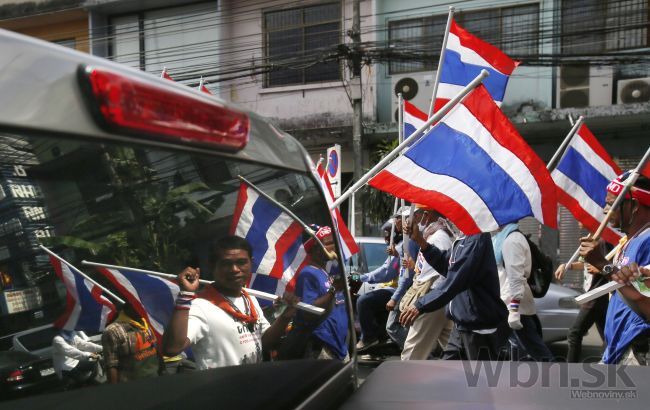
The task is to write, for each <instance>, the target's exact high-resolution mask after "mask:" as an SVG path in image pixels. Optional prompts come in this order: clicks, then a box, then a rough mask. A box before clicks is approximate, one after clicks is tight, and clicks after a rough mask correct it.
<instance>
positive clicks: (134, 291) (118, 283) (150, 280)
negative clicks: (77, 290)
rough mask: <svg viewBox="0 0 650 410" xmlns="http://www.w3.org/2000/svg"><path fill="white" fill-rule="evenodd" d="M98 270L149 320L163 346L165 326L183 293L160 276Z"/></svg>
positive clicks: (119, 270)
mask: <svg viewBox="0 0 650 410" xmlns="http://www.w3.org/2000/svg"><path fill="white" fill-rule="evenodd" d="M97 270H98V271H99V272H100V273H101V274H103V275H104V276H105V277H106V278H107V279H108V280H109V281H110V282H111V283H112V284H113V286H114V287H115V288H116V289H117V290H118V292H119V293H120V295H122V296H123V297H124V298H125V299H126V300H127V302H128V303H129V305H131V307H133V309H134V310H135V311H136V312H138V314H139V315H140V316H141V317H142V318H143V319H144V320H146V321H147V323H148V324H149V327H150V328H151V330H152V331H153V333H154V334H155V335H156V338H157V339H158V343H159V344H160V343H161V342H162V335H163V333H164V331H165V326H167V324H168V323H169V320H170V319H171V317H172V313H173V312H174V303H175V301H176V296H177V295H178V292H179V290H180V289H179V287H178V285H177V284H175V283H174V282H172V281H170V280H167V279H164V278H161V277H158V276H153V275H148V274H145V273H142V272H135V271H130V270H128V269H115V268H106V267H101V266H98V267H97Z"/></svg>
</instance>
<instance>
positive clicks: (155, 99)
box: [79, 66, 250, 151]
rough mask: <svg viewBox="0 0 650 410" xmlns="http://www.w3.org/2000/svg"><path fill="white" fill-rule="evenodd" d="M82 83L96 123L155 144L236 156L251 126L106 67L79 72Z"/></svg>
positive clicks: (227, 111)
mask: <svg viewBox="0 0 650 410" xmlns="http://www.w3.org/2000/svg"><path fill="white" fill-rule="evenodd" d="M79 81H80V84H81V88H82V90H83V92H84V93H85V95H86V97H87V101H88V103H89V104H90V108H91V111H92V112H93V115H94V116H95V118H96V120H98V123H99V124H100V125H101V126H102V127H103V128H106V129H108V130H109V131H113V132H115V131H118V132H124V133H127V134H132V135H137V136H144V137H146V138H148V139H151V140H166V141H179V140H180V141H184V142H189V143H193V144H199V145H203V146H212V147H217V148H220V149H223V150H227V151H238V150H241V149H243V148H244V147H245V146H246V143H247V142H248V138H249V130H250V120H249V118H248V116H247V115H246V114H245V113H243V112H240V111H237V110H234V109H231V108H228V107H226V106H224V105H223V104H221V103H220V102H219V101H217V100H213V99H209V98H207V97H205V96H203V95H193V93H192V92H191V91H190V90H189V89H188V91H187V92H184V91H183V90H178V89H176V88H175V87H174V86H172V85H167V84H159V83H158V82H157V81H155V80H153V79H152V81H147V80H144V79H141V78H138V77H135V76H129V75H128V74H123V73H120V72H117V71H113V70H110V69H107V68H102V67H88V66H81V67H80V68H79Z"/></svg>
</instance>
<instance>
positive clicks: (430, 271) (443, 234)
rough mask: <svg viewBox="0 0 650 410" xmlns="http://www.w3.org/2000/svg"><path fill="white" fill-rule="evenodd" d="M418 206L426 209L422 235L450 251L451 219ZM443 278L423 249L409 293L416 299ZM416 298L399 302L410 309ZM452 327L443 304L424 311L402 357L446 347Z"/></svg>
mask: <svg viewBox="0 0 650 410" xmlns="http://www.w3.org/2000/svg"><path fill="white" fill-rule="evenodd" d="M419 208H421V209H424V216H423V218H422V219H423V222H421V225H423V226H425V225H426V227H425V228H424V229H423V236H424V238H425V239H426V241H427V243H429V244H431V245H432V246H435V247H436V248H438V249H440V250H442V251H446V250H448V249H449V248H450V247H451V243H452V240H453V238H454V234H453V230H452V229H451V225H450V224H449V221H447V220H446V219H444V218H443V217H442V215H441V214H439V213H438V212H436V211H435V210H434V209H432V208H430V207H427V206H422V205H421V206H419ZM444 281H445V277H444V276H442V275H440V273H439V272H438V271H437V270H435V269H434V268H433V267H432V266H431V265H429V264H428V263H427V261H426V260H425V259H424V255H423V254H422V252H418V256H417V260H416V264H415V278H414V279H413V284H412V285H411V289H410V290H409V291H408V292H412V293H413V297H414V298H415V297H416V296H417V295H422V294H424V293H427V292H428V291H429V290H431V289H435V288H437V287H440V286H441V285H442V283H444ZM405 299H406V298H405ZM416 300H417V299H415V300H413V301H412V302H409V301H407V300H403V302H402V303H400V305H402V306H401V310H402V311H405V310H407V306H405V305H406V303H408V307H410V306H411V305H412V304H413V303H414V302H415V301H416ZM451 329H452V322H451V321H450V320H449V319H448V318H447V317H446V316H445V309H444V307H443V308H440V309H438V310H436V311H434V312H427V313H423V314H422V315H421V316H420V317H418V318H417V319H416V320H415V321H414V322H413V324H412V325H411V326H410V327H409V329H408V334H407V336H406V341H405V342H404V349H403V350H402V355H401V357H402V360H426V359H427V358H428V357H429V355H430V354H431V352H432V350H433V349H434V347H435V346H436V344H439V345H440V347H441V348H443V349H444V348H445V346H446V345H447V341H448V340H449V334H450V332H451Z"/></svg>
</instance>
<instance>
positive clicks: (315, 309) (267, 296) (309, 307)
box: [81, 261, 325, 315]
mask: <svg viewBox="0 0 650 410" xmlns="http://www.w3.org/2000/svg"><path fill="white" fill-rule="evenodd" d="M81 264H82V265H87V266H98V267H101V268H107V269H121V270H128V271H129V272H137V273H142V274H145V275H153V276H158V277H161V278H165V279H172V280H173V279H176V275H172V274H169V273H162V272H156V271H152V270H144V269H135V268H129V267H126V266H116V265H109V264H106V263H97V262H89V261H81ZM199 283H201V284H203V285H211V284H212V283H213V281H211V280H206V279H199ZM244 290H245V291H246V292H248V293H250V294H251V295H253V296H255V297H257V298H260V299H264V300H268V301H271V302H275V301H276V300H279V299H281V297H280V296H278V295H273V294H271V293H266V292H262V291H260V290H255V289H248V288H244ZM296 307H297V308H298V309H300V310H304V311H306V312H310V313H315V314H317V315H320V314H322V313H323V312H324V311H325V309H323V308H319V307H317V306H313V305H310V304H307V303H303V302H298V304H297V305H296Z"/></svg>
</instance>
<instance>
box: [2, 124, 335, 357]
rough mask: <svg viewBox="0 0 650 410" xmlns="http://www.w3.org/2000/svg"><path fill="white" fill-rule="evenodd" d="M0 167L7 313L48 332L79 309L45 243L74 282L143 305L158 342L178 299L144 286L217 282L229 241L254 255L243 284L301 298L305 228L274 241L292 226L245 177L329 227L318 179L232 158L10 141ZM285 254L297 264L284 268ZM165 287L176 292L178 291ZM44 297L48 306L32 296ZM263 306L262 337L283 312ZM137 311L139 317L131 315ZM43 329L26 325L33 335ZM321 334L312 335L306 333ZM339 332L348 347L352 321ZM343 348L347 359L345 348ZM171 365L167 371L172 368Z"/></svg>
mask: <svg viewBox="0 0 650 410" xmlns="http://www.w3.org/2000/svg"><path fill="white" fill-rule="evenodd" d="M0 161H1V162H0V164H1V165H0V169H1V171H2V177H3V178H4V180H3V185H2V187H0V188H1V192H0V194H1V195H2V205H3V208H2V215H3V218H2V220H1V221H0V258H1V263H0V268H1V270H2V272H3V274H4V275H5V276H7V277H9V278H10V281H11V286H12V289H13V290H14V291H15V292H18V293H16V295H15V297H14V299H13V301H12V302H11V303H10V304H9V309H10V311H11V312H12V313H20V312H29V311H33V310H37V311H40V312H41V314H42V315H44V316H43V317H42V318H41V320H40V322H41V323H52V322H54V321H56V320H57V319H59V318H61V317H62V316H64V317H66V318H67V319H66V320H68V323H70V322H69V321H70V320H73V319H74V318H75V316H74V315H75V314H78V313H75V312H74V311H71V307H73V305H74V303H73V302H74V301H71V300H70V297H71V295H68V296H67V302H66V290H65V286H64V285H63V281H62V280H61V278H59V277H57V275H55V268H56V264H57V263H54V264H53V261H55V259H54V258H53V257H50V256H49V255H48V254H47V253H46V252H45V251H44V250H43V249H41V248H39V244H43V245H45V246H46V247H47V248H49V249H50V250H51V251H53V252H54V253H55V254H56V255H58V256H59V257H61V258H63V259H64V262H62V263H63V265H62V266H64V267H63V271H64V273H65V271H66V269H67V270H73V269H74V268H72V267H71V266H74V267H75V268H77V269H79V270H80V271H82V272H84V273H85V274H86V275H88V277H90V278H92V279H93V280H94V281H96V282H97V283H99V284H100V285H102V286H104V287H105V288H106V289H108V290H109V291H112V293H114V294H115V295H116V296H118V297H119V298H120V299H122V300H124V301H126V302H127V304H128V305H130V306H135V304H136V302H137V303H140V304H141V306H140V307H134V309H135V311H136V313H137V314H140V315H141V316H142V314H143V313H146V314H150V315H151V317H150V319H151V320H150V324H151V326H152V330H154V333H157V334H156V336H158V339H157V342H158V344H159V345H160V344H161V343H160V342H161V339H160V336H161V334H162V333H163V332H164V329H165V326H166V325H167V324H168V321H169V317H170V315H171V314H172V312H173V311H174V295H175V293H174V294H173V295H172V296H171V297H170V296H169V295H167V296H166V297H163V296H161V294H160V293H156V292H158V291H159V289H157V288H156V287H155V286H152V285H148V284H145V285H142V284H143V283H144V280H145V278H149V277H150V276H148V275H146V274H145V273H142V272H141V271H142V270H147V271H155V272H160V273H164V274H172V275H176V274H178V273H179V272H181V271H182V270H183V269H185V268H187V267H193V268H196V269H197V270H199V271H200V275H201V278H202V279H206V280H213V279H214V278H213V272H214V271H216V269H215V266H216V265H214V264H213V263H214V262H213V261H212V257H213V256H214V255H213V254H212V252H213V244H214V242H215V240H217V239H219V238H222V237H224V236H226V235H229V234H232V233H237V234H238V235H239V236H241V237H244V238H245V239H246V240H247V241H248V243H249V244H250V245H251V247H252V255H253V261H252V266H253V267H254V268H255V269H256V270H254V271H253V272H252V277H251V279H250V280H249V281H248V282H247V283H245V284H244V285H245V286H247V287H249V288H252V289H257V290H260V291H264V292H267V293H270V294H279V295H282V293H283V291H284V290H292V291H296V293H297V289H296V284H297V282H298V281H297V278H298V276H297V275H295V276H294V272H296V271H298V270H299V269H303V268H305V267H306V266H307V265H309V261H310V259H307V253H306V252H307V251H306V250H305V248H304V247H303V245H302V243H303V240H304V239H306V238H303V235H304V232H303V229H302V227H301V226H300V225H299V224H298V223H296V222H294V221H293V219H291V218H289V222H288V223H287V224H286V225H287V227H285V228H283V229H284V231H281V232H280V235H279V236H273V235H277V232H275V233H274V232H273V229H271V225H273V224H276V223H277V222H278V221H279V220H281V219H282V218H288V217H287V216H286V215H280V212H279V210H278V209H279V208H277V205H273V206H274V207H276V208H274V209H275V211H274V212H270V211H268V210H266V211H264V210H262V209H261V208H262V207H263V205H261V204H260V203H258V202H254V203H252V202H250V198H251V197H252V196H255V195H257V196H258V197H259V195H261V194H257V193H256V192H257V191H255V190H251V189H252V188H249V189H246V187H248V185H245V184H244V183H243V182H242V179H240V177H244V178H245V179H246V180H247V181H249V182H250V183H251V184H252V185H254V186H255V187H256V189H259V190H260V191H262V192H263V193H265V194H267V195H268V196H269V197H270V198H272V199H274V200H275V201H276V202H277V203H279V204H281V205H283V206H285V207H286V208H287V209H289V210H290V211H291V212H292V213H293V214H294V215H295V216H297V217H298V218H299V219H301V220H302V221H304V222H305V223H307V224H316V225H318V226H322V225H327V224H328V221H330V217H329V212H328V210H327V205H326V203H325V201H324V199H323V196H322V191H321V190H320V187H318V186H317V185H316V183H315V180H314V179H313V177H312V176H311V175H310V174H306V173H299V172H294V171H287V170H284V169H277V168H272V167H269V166H266V165H264V164H260V163H256V162H245V161H241V160H235V159H232V158H231V157H222V156H218V155H214V156H212V155H207V154H195V153H188V152H186V151H183V150H181V149H178V150H170V149H162V148H151V147H150V146H144V145H143V146H140V145H123V144H120V145H118V144H114V143H110V142H107V141H102V143H95V142H88V141H82V140H77V139H66V138H61V137H56V138H53V137H48V136H41V135H39V136H36V135H28V134H19V133H4V134H2V135H0ZM243 184H244V185H243ZM242 187H243V188H242ZM247 200H248V201H249V202H246V201H247ZM246 207H249V208H250V209H248V208H246ZM246 218H249V219H255V221H254V222H255V223H257V224H258V225H260V226H261V227H262V228H263V229H265V230H266V232H267V234H268V235H270V236H269V237H264V236H263V235H262V236H261V237H260V236H259V235H257V236H256V234H254V233H253V232H252V228H251V230H250V231H248V232H246V231H245V230H244V231H241V229H242V228H241V225H242V222H241V221H242V220H243V219H246ZM237 221H239V223H237ZM248 222H250V223H251V224H252V223H253V222H252V221H251V220H249V221H248ZM280 222H282V221H280ZM274 226H275V225H274ZM274 229H275V228H274ZM287 229H289V230H290V231H291V232H293V233H292V234H291V238H293V239H291V241H292V242H287V237H288V236H287V234H286V232H287ZM312 242H313V240H312ZM276 254H278V255H284V254H286V255H289V256H288V257H287V258H285V259H282V258H277V259H274V257H275V255H276ZM258 255H259V258H258ZM82 261H86V262H92V263H99V264H106V265H111V266H119V267H124V268H127V269H130V270H129V272H130V273H129V275H130V276H129V277H130V279H129V280H130V281H131V282H130V283H129V284H126V283H125V282H120V281H121V280H122V279H115V278H116V277H117V276H115V275H114V276H112V277H111V276H110V275H108V274H106V271H105V270H102V269H100V268H98V267H96V266H92V265H88V264H86V263H82ZM59 263H60V262H59ZM66 263H69V264H70V265H69V266H68V265H66ZM236 263H239V262H236ZM265 264H266V265H265ZM269 264H270V265H269ZM267 265H268V266H267ZM264 272H266V273H264ZM269 272H270V273H269ZM124 276H127V275H126V273H125V274H124ZM325 278H327V276H325ZM65 280H70V279H69V277H68V279H65ZM74 281H76V282H75V284H74V286H76V287H77V289H79V288H80V287H82V286H86V287H87V288H88V289H94V288H92V285H91V284H89V283H88V282H85V283H84V281H83V278H81V277H80V276H77V277H75V279H74ZM117 282H119V283H117ZM325 282H327V279H325ZM168 283H171V282H168ZM141 285H142V286H141ZM325 285H327V286H329V284H328V283H325V284H320V283H317V284H316V285H314V286H315V287H313V288H312V287H309V286H307V285H306V286H307V287H305V288H304V289H302V290H301V292H304V293H303V294H302V295H301V297H302V298H303V299H305V300H306V299H307V298H308V296H309V295H308V292H319V291H320V290H319V289H320V288H319V286H320V287H322V286H325ZM165 286H170V287H171V288H174V286H175V285H174V284H171V285H165ZM310 286H311V285H310ZM205 287H208V285H205ZM205 287H204V288H205ZM30 289H31V291H30ZM97 291H98V290H97V289H94V290H93V292H97ZM177 291H178V288H177V287H176V292H177ZM30 292H31V293H30ZM100 293H101V292H100ZM34 294H37V296H38V297H31V296H29V295H34ZM103 294H104V296H105V297H107V298H108V300H109V301H110V303H112V304H114V305H115V306H116V307H117V308H119V307H120V303H119V302H118V301H117V300H116V298H114V297H112V296H110V295H108V294H107V293H103ZM72 296H74V295H72ZM336 300H337V305H338V306H340V307H341V308H342V309H343V317H347V313H346V308H345V306H346V305H345V303H344V300H345V299H344V295H343V294H341V293H340V292H339V295H338V296H337V299H336ZM226 302H227V300H226ZM71 303H72V305H71ZM230 303H231V304H233V303H234V308H233V310H234V311H235V313H236V312H239V311H241V312H244V313H246V312H249V313H250V312H252V310H251V308H250V306H249V305H248V304H247V303H249V302H245V305H242V306H239V305H238V303H239V302H237V301H234V302H232V300H231V302H230ZM255 303H259V305H260V306H261V308H262V311H261V312H258V315H259V317H258V320H261V319H260V317H261V316H262V315H263V316H264V317H265V318H266V320H267V321H268V324H263V325H260V326H263V327H262V329H260V330H265V329H266V328H267V327H268V326H272V325H273V323H275V320H276V316H277V315H278V314H279V313H281V312H276V311H275V308H274V305H273V304H272V303H271V302H269V301H267V300H265V299H262V298H258V299H257V300H256V301H255ZM150 305H151V306H153V307H151V308H150V309H151V311H149V310H147V311H146V312H145V311H144V310H143V309H149V307H148V306H150ZM106 306H108V305H106ZM142 307H144V308H142ZM100 309H101V307H100ZM157 309H160V312H162V313H160V312H159V311H158V310H157ZM71 312H72V313H71ZM165 312H166V313H165ZM127 313H128V312H127ZM132 313H133V312H131V313H129V314H130V315H131V316H133V314H132ZM251 314H252V313H251ZM301 315H302V316H301ZM70 317H73V319H70ZM233 317H239V316H233ZM312 319H313V318H312V317H311V316H309V315H308V314H307V313H306V312H301V313H299V314H298V315H297V316H296V317H295V318H294V322H293V325H294V327H295V326H296V323H298V322H299V321H303V322H304V323H312V324H314V323H315V324H316V325H317V324H318V320H320V319H318V320H316V319H314V320H315V321H312V322H310V320H312ZM74 320H76V319H74ZM238 320H239V319H238ZM237 323H240V324H241V325H246V323H247V322H246V319H242V321H241V322H237ZM36 324H37V323H29V321H27V322H25V323H23V325H24V327H25V328H28V327H34V326H35V325H36ZM85 324H86V325H87V324H88V323H85ZM288 324H290V322H289V323H286V324H283V327H282V328H281V329H282V330H285V328H286V326H287V325H288ZM247 326H248V325H247ZM256 326H257V325H256ZM314 326H315V325H314ZM314 326H311V325H310V326H309V327H307V328H308V329H309V330H308V332H311V331H312V330H313V329H314ZM240 327H241V326H240ZM249 327H250V329H254V330H249V331H246V330H245V329H244V328H243V327H241V329H239V333H240V334H242V332H243V333H247V335H246V338H243V336H240V335H238V334H237V331H238V330H237V329H234V332H235V334H234V335H232V337H233V338H236V339H237V340H239V339H241V340H239V343H242V344H246V343H249V342H251V340H252V339H250V340H249V339H248V338H250V337H251V336H250V335H251V332H252V333H255V332H256V331H257V327H252V326H249ZM339 331H342V332H343V334H342V341H343V343H346V341H345V337H346V334H347V320H345V321H344V323H343V326H342V327H341V328H340V329H339ZM48 332H49V333H48ZM55 332H56V330H55V329H48V330H47V331H46V332H45V333H47V335H45V336H44V334H42V333H41V332H38V333H34V334H30V335H26V336H22V337H20V342H21V343H22V344H24V345H25V347H26V348H27V349H28V350H32V349H37V348H41V347H47V346H49V345H51V342H52V338H53V337H54V336H55ZM197 332H198V333H197V334H199V333H201V331H200V330H199V331H197ZM211 332H212V330H211ZM261 333H262V332H261V331H260V334H261ZM89 334H90V333H89ZM197 337H198V336H197ZM210 337H211V338H212V339H210ZM210 337H207V336H206V338H205V339H203V342H206V340H208V339H210V340H212V341H211V343H217V344H218V343H219V341H218V340H216V339H218V338H219V337H221V336H220V335H219V334H217V333H213V334H211V336H210ZM280 342H282V339H280ZM198 345H200V343H197V346H198ZM159 348H160V346H159ZM342 348H343V349H344V350H345V351H347V346H342ZM197 349H198V348H197ZM279 349H280V344H277V343H276V344H274V345H273V346H272V348H270V349H267V348H266V346H264V351H263V352H262V351H258V352H255V354H254V355H251V354H250V353H243V354H242V356H241V357H239V356H237V357H236V358H235V363H232V362H230V361H224V362H219V360H217V361H215V362H214V363H212V364H211V365H210V366H209V367H220V366H221V365H224V364H226V365H232V364H240V363H250V362H254V363H256V362H261V361H262V360H264V361H268V360H276V359H277V358H278V357H279V356H278V350H279ZM159 353H160V351H159ZM237 354H238V353H234V355H237ZM196 356H197V355H196V351H193V348H192V347H190V348H188V349H186V350H185V351H184V352H183V353H182V355H181V356H179V357H182V359H183V360H187V361H189V362H191V361H192V360H193V359H195V358H196ZM338 356H341V357H343V356H345V354H342V355H338ZM165 365H166V363H163V364H162V366H163V368H164V367H165ZM197 367H198V366H197Z"/></svg>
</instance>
